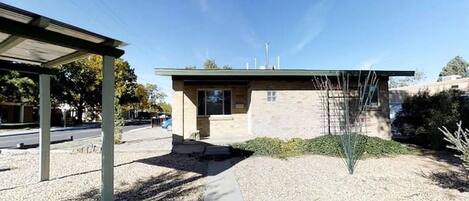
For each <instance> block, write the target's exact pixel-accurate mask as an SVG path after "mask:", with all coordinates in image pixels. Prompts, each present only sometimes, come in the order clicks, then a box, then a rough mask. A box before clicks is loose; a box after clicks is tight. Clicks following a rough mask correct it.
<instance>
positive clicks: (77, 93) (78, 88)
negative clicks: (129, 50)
mask: <svg viewBox="0 0 469 201" xmlns="http://www.w3.org/2000/svg"><path fill="white" fill-rule="evenodd" d="M100 72H101V70H100V65H99V60H98V58H97V57H88V58H86V59H81V60H78V61H74V62H72V63H69V64H65V65H62V67H61V68H60V69H59V73H58V74H57V75H56V76H55V78H54V79H52V84H51V85H52V87H51V94H52V97H53V98H54V99H55V100H56V101H57V102H60V103H66V104H69V105H70V106H71V107H73V108H74V109H75V110H76V112H77V113H76V118H75V122H76V123H81V122H82V117H83V112H84V110H85V108H95V107H98V106H100V102H101V97H100V94H101V83H100V82H101V80H100Z"/></svg>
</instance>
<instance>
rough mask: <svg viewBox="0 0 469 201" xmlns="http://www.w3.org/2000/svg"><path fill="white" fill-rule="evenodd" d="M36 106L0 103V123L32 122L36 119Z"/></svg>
mask: <svg viewBox="0 0 469 201" xmlns="http://www.w3.org/2000/svg"><path fill="white" fill-rule="evenodd" d="M35 117H37V107H35V106H32V105H25V104H21V103H11V102H3V103H0V119H1V122H0V123H32V122H34V121H37V120H38V119H37V118H35Z"/></svg>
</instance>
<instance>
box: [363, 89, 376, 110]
mask: <svg viewBox="0 0 469 201" xmlns="http://www.w3.org/2000/svg"><path fill="white" fill-rule="evenodd" d="M367 98H368V100H367ZM363 99H364V100H363V101H367V103H365V105H368V106H378V105H379V89H378V86H376V85H374V86H368V87H367V88H365V94H364V96H363Z"/></svg>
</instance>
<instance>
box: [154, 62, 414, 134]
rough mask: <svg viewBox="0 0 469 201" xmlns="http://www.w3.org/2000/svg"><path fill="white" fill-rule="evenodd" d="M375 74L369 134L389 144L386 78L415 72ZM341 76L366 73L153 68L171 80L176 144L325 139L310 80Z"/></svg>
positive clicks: (324, 122)
mask: <svg viewBox="0 0 469 201" xmlns="http://www.w3.org/2000/svg"><path fill="white" fill-rule="evenodd" d="M375 72H376V75H377V77H378V86H377V89H378V90H377V91H378V93H376V96H373V98H372V100H371V104H373V107H371V109H369V111H367V121H368V122H367V134H368V135H371V136H377V137H381V138H385V139H389V138H390V137H391V134H390V121H389V98H388V97H389V96H388V79H389V77H390V76H413V75H414V72H413V71H375ZM341 73H346V74H349V75H350V76H351V77H352V78H355V79H356V80H358V76H359V74H361V73H362V76H363V74H364V73H366V74H367V73H368V71H364V72H361V71H359V70H353V71H351V70H345V71H344V70H292V69H288V70H287V69H282V70H279V69H278V70H258V69H255V70H240V69H233V70H222V69H220V70H201V69H168V68H166V69H161V68H160V69H156V74H157V75H163V76H171V78H172V85H173V90H174V94H173V103H172V107H173V110H172V118H173V120H172V123H173V126H172V132H173V142H174V143H181V142H183V139H190V138H192V137H193V134H194V133H199V134H200V136H201V137H202V138H203V139H204V138H206V139H207V140H209V141H208V142H214V143H217V142H233V141H243V140H247V139H251V138H255V137H261V136H268V137H279V138H282V139H287V138H293V137H299V138H313V137H317V136H320V135H324V134H327V133H328V129H327V128H328V126H327V125H328V120H327V119H328V117H330V114H328V109H324V104H322V103H321V98H320V94H321V91H320V90H319V89H317V88H315V85H314V83H313V81H312V79H313V78H314V77H315V76H328V77H337V76H338V75H339V74H341ZM333 79H335V78H332V79H331V80H333ZM330 98H333V97H330ZM329 121H330V120H329ZM329 125H330V122H329Z"/></svg>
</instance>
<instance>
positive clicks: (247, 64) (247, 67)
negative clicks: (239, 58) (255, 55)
mask: <svg viewBox="0 0 469 201" xmlns="http://www.w3.org/2000/svg"><path fill="white" fill-rule="evenodd" d="M246 70H249V62H246Z"/></svg>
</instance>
